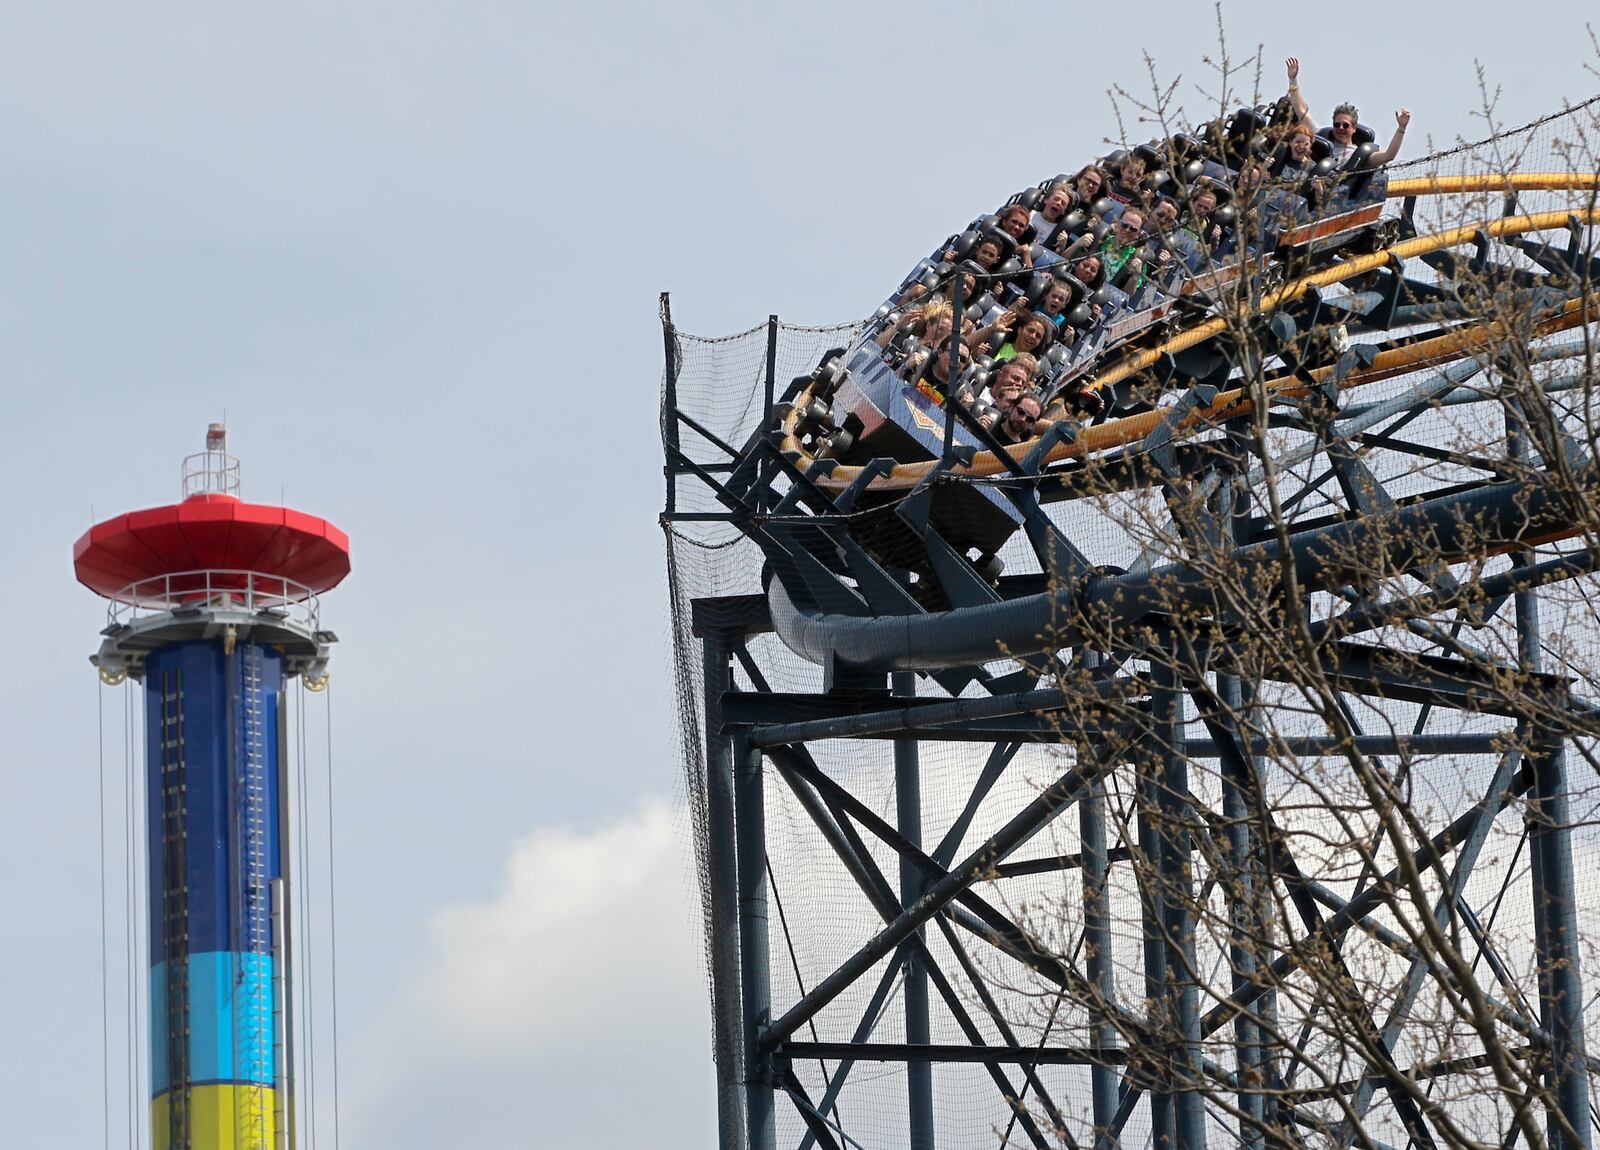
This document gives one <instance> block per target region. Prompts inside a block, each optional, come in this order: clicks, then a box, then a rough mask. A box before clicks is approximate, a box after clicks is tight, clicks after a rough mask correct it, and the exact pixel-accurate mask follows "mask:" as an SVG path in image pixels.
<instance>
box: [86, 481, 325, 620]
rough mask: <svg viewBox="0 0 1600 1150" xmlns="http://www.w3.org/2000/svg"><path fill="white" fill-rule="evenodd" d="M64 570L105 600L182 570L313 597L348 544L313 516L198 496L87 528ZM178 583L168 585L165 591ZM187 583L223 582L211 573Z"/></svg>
mask: <svg viewBox="0 0 1600 1150" xmlns="http://www.w3.org/2000/svg"><path fill="white" fill-rule="evenodd" d="M72 565H73V568H74V570H75V571H76V573H77V576H78V582H80V583H82V584H83V585H84V586H85V587H87V588H89V589H90V590H91V591H95V592H97V593H99V594H101V595H104V596H106V597H107V598H108V599H109V598H113V597H115V596H116V595H117V594H118V592H121V591H124V590H126V589H127V588H128V587H129V585H130V584H133V583H139V582H143V581H146V580H160V579H163V578H165V577H167V576H174V575H180V574H184V573H189V572H212V573H217V572H239V573H244V572H250V573H253V574H256V575H265V576H269V577H272V578H276V579H283V580H290V581H292V582H293V583H297V584H300V585H302V586H303V587H304V588H305V589H306V590H307V591H310V592H313V593H319V592H322V591H326V590H328V589H329V588H331V587H335V586H337V585H338V584H339V582H340V580H342V579H343V578H344V577H345V576H346V575H348V574H349V573H350V539H349V537H348V536H347V535H345V533H344V532H343V531H340V530H339V529H338V528H337V527H335V526H334V525H333V524H331V523H329V522H328V521H327V520H326V519H318V518H317V517H316V516H315V515H306V514H305V513H303V512H300V511H293V510H290V509H289V508H287V507H267V506H263V505H262V504H258V503H244V502H241V501H240V500H239V499H238V498H237V497H236V496H233V495H224V494H219V493H216V492H203V493H201V494H197V495H191V496H190V497H189V498H188V499H185V500H184V501H183V502H182V503H177V504H173V505H171V506H168V507H152V508H149V509H147V510H144V511H130V512H128V513H127V514H125V515H118V516H117V517H116V518H114V519H107V520H106V521H105V522H104V523H97V524H95V525H94V526H93V527H91V528H90V529H89V530H88V531H86V532H85V533H84V534H83V536H82V538H80V539H79V540H78V541H77V543H75V544H73V547H72ZM238 581H239V583H240V585H241V586H242V585H243V583H244V580H243V579H242V576H241V578H240V580H238ZM184 582H185V581H181V580H172V581H171V584H172V585H171V587H170V590H171V591H181V590H184V589H185V587H184V586H183V583H184ZM193 582H194V586H195V587H196V588H198V587H201V586H208V587H210V588H213V589H215V588H218V587H223V586H227V585H228V583H227V582H226V581H219V579H218V577H217V576H216V574H213V575H212V577H211V578H210V579H209V581H207V580H195V581H193ZM258 585H259V584H258ZM290 597H291V598H292V597H295V596H293V595H291V596H290Z"/></svg>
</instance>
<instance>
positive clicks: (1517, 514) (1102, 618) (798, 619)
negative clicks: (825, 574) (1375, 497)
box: [767, 466, 1596, 671]
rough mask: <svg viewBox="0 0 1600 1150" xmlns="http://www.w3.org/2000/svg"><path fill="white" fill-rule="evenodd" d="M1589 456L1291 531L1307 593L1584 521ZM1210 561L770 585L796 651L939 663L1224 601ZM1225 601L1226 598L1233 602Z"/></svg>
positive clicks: (1264, 545) (1270, 565)
mask: <svg viewBox="0 0 1600 1150" xmlns="http://www.w3.org/2000/svg"><path fill="white" fill-rule="evenodd" d="M1595 487H1596V475H1595V471H1594V469H1593V467H1592V466H1585V467H1583V468H1582V469H1581V470H1578V471H1575V472H1573V473H1571V474H1570V476H1569V477H1567V478H1565V479H1558V478H1555V477H1553V476H1552V475H1551V473H1549V472H1540V473H1539V474H1537V475H1535V476H1532V477H1530V478H1529V479H1527V480H1526V481H1516V482H1505V483H1491V484H1486V485H1484V486H1481V487H1476V488H1473V489H1471V490H1468V491H1462V492H1457V493H1454V494H1450V495H1445V496H1441V497H1438V498H1435V499H1429V500H1427V501H1425V502H1420V503H1414V504H1410V505H1407V506H1403V507H1401V508H1399V509H1397V510H1395V511H1393V512H1391V513H1389V514H1386V515H1382V516H1375V517H1370V518H1366V519H1356V520H1348V521H1345V522H1340V523H1334V524H1330V525H1328V526H1324V527H1319V528H1314V529H1311V530H1307V531H1303V532H1300V533H1297V534H1295V535H1294V536H1292V537H1291V538H1290V540H1289V549H1290V553H1291V555H1292V556H1293V559H1294V568H1295V576H1296V579H1297V580H1298V582H1299V584H1300V590H1301V592H1302V593H1304V592H1308V591H1319V590H1327V589H1328V588H1330V587H1338V586H1341V585H1343V584H1345V583H1347V582H1350V581H1351V580H1352V579H1353V578H1355V577H1356V576H1359V575H1362V574H1367V575H1371V574H1377V575H1386V576H1387V575H1393V574H1396V573H1399V572H1402V571H1410V570H1414V569H1416V568H1418V567H1422V566H1427V565H1429V564H1433V563H1437V562H1439V561H1445V562H1453V561H1456V560H1460V559H1464V558H1467V557H1470V556H1474V555H1492V554H1496V553H1499V552H1503V551H1505V550H1507V549H1509V548H1511V547H1513V546H1515V545H1517V544H1519V543H1525V542H1528V541H1532V540H1535V539H1539V538H1541V537H1544V536H1549V535H1552V534H1556V533H1559V532H1561V531H1562V530H1563V529H1566V530H1567V531H1569V532H1570V530H1571V529H1573V528H1574V527H1575V525H1576V519H1577V517H1576V516H1575V515H1574V511H1575V508H1574V506H1573V500H1574V499H1575V498H1577V497H1578V496H1579V495H1581V496H1582V498H1583V499H1584V500H1585V501H1586V502H1591V503H1592V501H1593V499H1594V497H1595ZM1281 555H1282V549H1281V547H1280V543H1279V541H1278V540H1277V539H1269V540H1266V541H1264V542H1259V543H1252V544H1248V545H1246V546H1244V547H1239V548H1237V549H1235V550H1234V551H1232V552H1231V553H1230V554H1229V555H1228V556H1226V557H1219V560H1220V561H1222V562H1226V563H1228V564H1232V565H1233V566H1232V567H1231V568H1230V570H1232V571H1233V572H1235V573H1236V574H1237V578H1233V577H1230V583H1231V584H1232V585H1233V586H1234V587H1235V588H1236V589H1237V588H1239V587H1244V588H1260V589H1262V590H1269V589H1270V588H1271V586H1273V585H1274V584H1275V583H1277V582H1278V581H1279V580H1280V579H1281V577H1282V573H1283V572H1282V566H1281V563H1280V556H1281ZM1205 566H1206V565H1201V566H1196V565H1193V564H1190V563H1171V564H1167V565H1164V566H1162V567H1158V568H1154V569H1151V570H1149V571H1144V572H1137V573H1128V574H1121V575H1092V576H1090V577H1089V578H1087V579H1086V580H1084V581H1082V582H1080V583H1077V584H1067V585H1063V586H1060V587H1058V588H1056V589H1054V590H1052V591H1047V592H1043V593H1040V594H1034V595H1028V596H1024V597H1021V598H1017V599H1010V600H1006V601H1003V602H1000V603H992V604H986V605H983V606H978V607H962V608H957V609H954V610H949V611H937V612H928V613H924V614H916V615H890V616H876V617H873V616H860V615H841V614H830V613H826V612H822V611H814V610H808V609H805V608H802V607H801V606H799V605H798V604H796V602H795V601H794V600H793V599H792V598H791V597H790V596H789V594H788V592H786V591H785V590H784V588H783V586H782V583H781V582H780V581H779V580H776V579H775V580H773V581H772V584H771V586H770V587H769V588H768V591H767V599H768V606H769V608H770V610H771V615H772V624H773V629H774V631H775V632H776V633H777V635H778V638H779V639H780V640H781V641H782V642H783V644H784V645H785V646H786V647H788V648H789V649H790V650H791V651H793V652H794V653H795V654H797V655H799V656H800V657H802V658H804V659H806V660H809V661H810V662H813V663H817V664H819V665H821V666H825V667H845V668H850V669H852V670H862V671H937V670H942V669H945V668H949V667H961V666H968V665H971V664H974V663H983V662H987V661H990V660H993V659H997V658H1000V657H1001V652H1002V650H1004V651H1005V652H1006V653H1009V654H1012V655H1031V654H1036V653H1038V652H1040V651H1044V650H1046V649H1049V648H1051V647H1061V646H1070V645H1071V644H1072V642H1073V641H1074V639H1075V638H1076V637H1077V635H1078V634H1079V633H1080V632H1079V631H1078V629H1077V628H1076V627H1075V626H1074V622H1075V621H1076V620H1077V619H1079V618H1080V617H1081V614H1082V613H1084V612H1092V614H1093V616H1094V618H1095V619H1096V622H1097V629H1099V628H1103V627H1107V626H1110V627H1112V628H1120V627H1121V626H1125V625H1128V624H1131V623H1134V622H1136V621H1137V620H1139V619H1140V618H1143V617H1145V616H1147V615H1151V614H1155V613H1166V612H1170V611H1172V610H1173V609H1174V608H1177V607H1179V606H1189V607H1193V608H1197V609H1200V610H1202V611H1207V612H1209V611H1212V610H1216V609H1217V608H1218V607H1219V606H1220V605H1219V604H1218V603H1217V602H1216V601H1215V597H1214V596H1213V594H1212V592H1211V588H1210V584H1209V580H1208V579H1207V576H1206V574H1205ZM1224 609H1225V608H1224Z"/></svg>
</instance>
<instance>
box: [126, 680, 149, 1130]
mask: <svg viewBox="0 0 1600 1150" xmlns="http://www.w3.org/2000/svg"><path fill="white" fill-rule="evenodd" d="M133 787H134V778H133V692H132V691H130V690H128V689H127V688H126V687H124V688H123V691H122V809H123V820H122V826H123V853H124V856H125V861H126V871H127V879H126V881H125V882H124V884H123V894H124V903H123V908H122V909H123V915H122V921H123V930H124V946H123V958H124V962H125V964H126V969H127V984H126V985H127V992H128V1004H127V1015H128V1145H129V1146H131V1147H133V1148H134V1150H138V1148H139V1147H140V1146H141V1145H142V1144H143V1141H144V1140H143V1139H142V1138H141V1137H140V1133H139V1132H140V1129H141V1127H142V1126H143V1125H144V1124H143V1123H142V1122H140V1121H139V1007H138V1001H139V1000H138V998H137V997H136V991H135V988H134V980H135V979H136V978H137V977H138V962H139V954H138V942H137V935H136V934H135V931H134V924H133V920H134V915H135V914H136V913H137V908H138V902H137V896H138V891H137V889H136V887H135V884H134V879H133V867H134V860H133V853H134V852H133V844H134V826H133Z"/></svg>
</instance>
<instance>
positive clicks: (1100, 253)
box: [873, 99, 1387, 425]
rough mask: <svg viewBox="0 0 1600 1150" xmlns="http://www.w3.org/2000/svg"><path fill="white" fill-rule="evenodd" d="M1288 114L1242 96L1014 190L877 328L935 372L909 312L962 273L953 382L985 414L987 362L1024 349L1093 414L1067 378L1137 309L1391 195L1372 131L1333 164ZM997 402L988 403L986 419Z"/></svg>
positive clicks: (925, 265)
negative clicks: (1233, 107)
mask: <svg viewBox="0 0 1600 1150" xmlns="http://www.w3.org/2000/svg"><path fill="white" fill-rule="evenodd" d="M1293 120H1294V117H1293V113H1292V110H1291V109H1290V108H1289V106H1288V101H1287V99H1285V100H1281V101H1279V102H1278V103H1277V104H1275V105H1265V106H1261V107H1255V108H1242V109H1240V110H1239V111H1237V112H1235V113H1234V114H1233V116H1231V117H1228V118H1227V119H1226V120H1218V121H1214V122H1212V123H1211V124H1207V125H1205V126H1203V127H1202V128H1201V129H1199V130H1198V131H1197V132H1194V133H1180V134H1177V135H1174V136H1172V137H1170V138H1168V139H1164V140H1152V141H1149V142H1146V143H1142V144H1139V145H1137V146H1135V147H1133V148H1131V149H1127V150H1118V151H1115V152H1112V153H1110V154H1109V155H1107V156H1105V157H1103V158H1101V159H1100V160H1099V161H1097V162H1096V163H1094V164H1090V165H1088V166H1086V167H1085V168H1083V169H1081V170H1080V171H1079V172H1078V173H1076V174H1075V175H1067V174H1060V175H1057V176H1054V177H1052V178H1051V179H1048V180H1045V181H1042V182H1041V183H1040V184H1038V185H1037V186H1035V187H1032V188H1027V189H1024V190H1023V191H1021V192H1019V193H1018V194H1016V195H1014V196H1012V197H1011V198H1010V199H1009V200H1008V201H1007V202H1006V204H1005V205H1003V206H1002V207H1001V209H1000V210H999V211H997V212H995V213H993V214H989V215H984V216H980V217H979V218H978V219H977V220H974V221H973V223H972V224H971V225H970V226H969V227H968V228H967V229H966V230H964V231H962V232H961V233H959V234H957V235H955V236H952V237H950V239H949V240H947V241H946V242H945V243H944V244H942V245H941V246H940V248H939V249H938V250H936V251H935V252H934V253H932V254H931V255H930V256H929V258H928V259H926V260H924V261H922V262H921V263H919V264H918V266H917V267H916V268H915V269H914V270H913V272H912V274H911V275H910V276H908V277H907V279H906V280H905V281H904V282H903V283H902V284H901V287H900V289H898V290H897V292H896V293H895V295H894V296H892V297H891V299H890V300H889V301H888V302H886V303H885V305H884V306H883V307H882V308H880V309H879V313H878V317H877V318H878V326H877V328H876V330H875V331H874V333H873V334H875V335H877V336H878V342H879V344H880V346H882V347H883V348H884V352H885V356H886V358H887V359H888V360H889V362H890V363H891V364H892V365H894V366H897V367H898V368H900V369H901V370H902V373H903V374H904V375H906V376H908V377H917V376H919V375H921V374H922V373H924V372H926V371H928V370H933V371H934V372H935V373H936V374H937V373H938V371H939V370H940V369H939V368H938V366H937V364H935V363H934V356H933V353H932V351H931V349H930V348H929V347H927V346H926V342H927V341H926V338H925V337H926V334H927V333H926V332H925V331H923V330H922V327H921V325H920V323H919V322H918V321H919V318H920V315H921V313H922V312H924V311H926V310H927V308H928V304H929V303H930V301H935V300H939V301H944V302H946V303H948V302H952V301H953V297H954V296H955V295H956V286H955V285H956V284H957V283H958V282H959V283H960V285H961V290H960V297H961V305H962V327H963V339H964V341H965V342H966V343H967V344H968V345H969V348H970V351H971V353H972V355H973V359H972V363H971V365H969V366H968V367H967V368H966V369H965V370H966V372H967V378H966V379H964V380H963V381H962V383H961V385H960V386H958V387H957V388H956V392H957V394H960V395H963V396H966V397H968V399H969V401H970V402H971V403H972V404H973V405H974V408H975V410H983V411H984V413H985V415H986V416H987V415H989V414H990V411H989V410H988V409H986V408H985V407H984V405H985V404H986V403H987V392H986V386H987V378H988V375H989V373H992V372H993V371H994V370H995V366H996V362H997V359H998V360H999V361H1001V362H1003V361H1004V360H1005V359H1009V358H1011V356H1012V355H1014V354H1016V352H1017V351H1018V350H1021V351H1025V352H1031V353H1033V354H1032V355H1031V356H1030V358H1031V359H1032V360H1033V362H1034V365H1035V366H1034V374H1033V378H1032V381H1031V382H1032V387H1033V390H1035V391H1036V392H1037V394H1038V395H1039V396H1040V397H1041V399H1042V400H1044V401H1045V402H1046V403H1056V402H1057V401H1060V405H1061V406H1065V407H1071V408H1074V409H1077V410H1079V411H1081V412H1084V413H1088V414H1094V413H1095V412H1097V411H1098V410H1099V409H1100V408H1101V407H1102V406H1103V405H1102V404H1101V402H1100V399H1099V397H1098V396H1096V395H1095V394H1094V393H1093V392H1089V391H1084V390H1075V389H1074V388H1072V387H1071V385H1070V383H1068V380H1069V379H1070V378H1072V377H1074V376H1076V375H1078V374H1080V372H1079V371H1078V370H1077V369H1079V368H1080V367H1082V366H1083V365H1086V364H1087V363H1088V362H1090V361H1092V360H1093V359H1096V358H1098V357H1099V356H1101V355H1103V354H1105V353H1106V352H1108V351H1110V350H1112V348H1113V347H1115V346H1117V345H1118V344H1120V343H1122V342H1124V341H1125V340H1126V339H1129V338H1132V337H1134V336H1136V335H1137V334H1138V331H1139V330H1142V328H1143V326H1144V325H1143V324H1141V322H1140V320H1141V318H1142V317H1143V316H1146V315H1154V314H1155V313H1157V312H1160V311H1162V310H1163V309H1167V310H1170V308H1171V307H1172V306H1173V305H1174V304H1175V303H1177V301H1179V300H1182V299H1183V298H1184V297H1185V296H1186V295H1188V294H1190V293H1191V292H1193V291H1194V289H1195V287H1196V286H1197V285H1196V284H1195V277H1197V276H1200V275H1205V274H1209V273H1214V272H1215V271H1217V269H1218V268H1225V267H1227V266H1228V265H1230V264H1237V263H1238V262H1239V261H1240V260H1241V259H1243V258H1245V257H1247V256H1252V255H1270V254H1271V253H1272V252H1274V251H1275V250H1276V249H1277V248H1278V247H1279V244H1280V242H1281V241H1282V240H1283V238H1284V237H1285V236H1286V235H1290V234H1291V233H1292V232H1293V230H1294V229H1295V228H1298V227H1300V226H1301V225H1303V224H1307V223H1310V222H1312V221H1314V220H1318V219H1327V218H1329V217H1334V216H1339V215H1344V214H1347V213H1350V212H1352V211H1355V210H1357V209H1359V208H1360V207H1361V206H1362V205H1366V204H1370V203H1373V202H1376V201H1381V200H1382V199H1383V198H1384V197H1385V195H1386V192H1387V177H1386V176H1385V174H1384V173H1383V171H1382V170H1381V168H1374V167H1372V166H1371V163H1370V158H1371V156H1372V155H1373V153H1374V152H1375V151H1376V150H1377V146H1376V143H1375V142H1374V134H1373V132H1372V130H1371V129H1370V128H1368V127H1366V126H1365V125H1361V126H1360V127H1359V128H1358V129H1357V130H1356V132H1355V135H1354V143H1355V147H1354V151H1353V153H1352V154H1351V155H1350V157H1349V159H1348V160H1347V162H1346V163H1345V164H1344V165H1343V166H1342V167H1336V166H1335V164H1334V161H1333V159H1332V152H1333V150H1334V149H1333V144H1332V141H1331V140H1330V138H1329V131H1328V130H1327V129H1324V130H1323V131H1322V132H1321V133H1316V134H1313V133H1312V132H1311V131H1310V130H1309V129H1308V128H1305V127H1298V126H1297V125H1295V124H1294V123H1293ZM1296 137H1300V138H1299V139H1296ZM1197 298H1200V299H1202V300H1203V298H1204V297H1203V296H1202V297H1197ZM1029 320H1039V321H1042V322H1043V323H1044V324H1046V325H1048V328H1047V338H1045V339H1044V340H1043V341H1042V345H1041V344H1033V345H1031V346H1030V345H1029V344H1030V343H1031V341H1030V340H1027V339H1024V340H1021V341H1019V340H1018V336H1019V335H1020V334H1022V332H1023V329H1024V328H1025V327H1027V326H1028V321H1029ZM1034 326H1035V327H1037V324H1035V325H1034ZM1028 334H1029V335H1030V336H1031V334H1032V333H1028ZM1018 342H1021V343H1023V344H1024V346H1022V347H1021V348H1020V349H1019V348H1018V347H1017V344H1018ZM1008 353H1009V354H1008ZM1004 414H1005V413H1004V410H1003V409H994V410H993V415H994V419H995V422H996V425H999V423H1001V422H1003V420H1004ZM1046 422H1047V421H1046Z"/></svg>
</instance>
